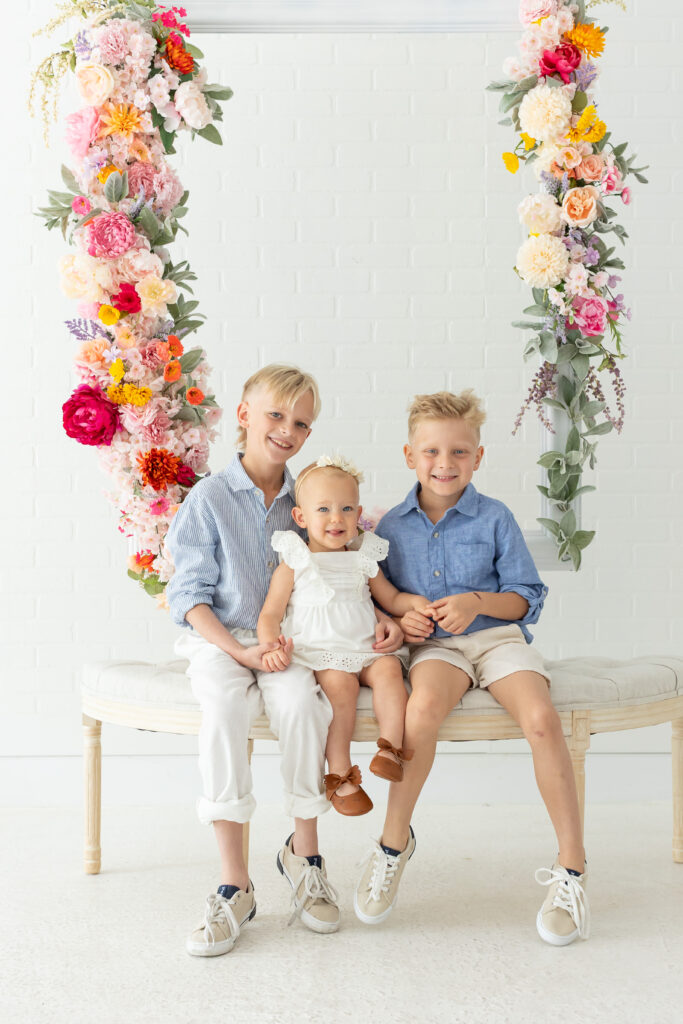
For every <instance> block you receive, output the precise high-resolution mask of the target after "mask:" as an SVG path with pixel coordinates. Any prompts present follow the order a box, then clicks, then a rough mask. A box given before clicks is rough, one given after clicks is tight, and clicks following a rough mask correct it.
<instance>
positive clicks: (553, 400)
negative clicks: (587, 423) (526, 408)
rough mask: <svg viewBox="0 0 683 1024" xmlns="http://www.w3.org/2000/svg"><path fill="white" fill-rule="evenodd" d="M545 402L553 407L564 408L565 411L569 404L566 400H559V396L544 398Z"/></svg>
mask: <svg viewBox="0 0 683 1024" xmlns="http://www.w3.org/2000/svg"><path fill="white" fill-rule="evenodd" d="M543 404H544V405H549V406H551V407H552V408H553V409H563V410H564V411H565V412H566V411H567V406H566V405H565V404H564V402H560V401H558V399H557V398H544V399H543Z"/></svg>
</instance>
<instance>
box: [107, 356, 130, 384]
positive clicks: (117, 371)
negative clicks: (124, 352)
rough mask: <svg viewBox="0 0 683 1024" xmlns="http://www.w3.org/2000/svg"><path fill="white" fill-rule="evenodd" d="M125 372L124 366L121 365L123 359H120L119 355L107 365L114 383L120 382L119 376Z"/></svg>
mask: <svg viewBox="0 0 683 1024" xmlns="http://www.w3.org/2000/svg"><path fill="white" fill-rule="evenodd" d="M125 372H126V368H125V366H124V365H123V359H121V357H120V356H119V358H118V359H115V360H114V362H113V363H112V364H111V366H110V367H109V373H110V375H111V376H112V377H113V378H114V380H115V381H116V383H117V384H120V382H121V378H122V377H123V375H124V374H125Z"/></svg>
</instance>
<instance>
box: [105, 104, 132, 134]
mask: <svg viewBox="0 0 683 1024" xmlns="http://www.w3.org/2000/svg"><path fill="white" fill-rule="evenodd" d="M141 116H142V111H140V110H138V108H137V107H136V106H134V105H133V104H132V103H105V104H104V106H103V107H102V110H101V112H100V121H101V124H102V127H101V128H100V130H99V132H98V138H100V139H103V138H105V137H106V136H107V135H114V134H117V135H123V136H124V138H126V139H129V138H130V137H131V135H133V134H134V133H135V132H141V131H142V122H141V120H140V117H141Z"/></svg>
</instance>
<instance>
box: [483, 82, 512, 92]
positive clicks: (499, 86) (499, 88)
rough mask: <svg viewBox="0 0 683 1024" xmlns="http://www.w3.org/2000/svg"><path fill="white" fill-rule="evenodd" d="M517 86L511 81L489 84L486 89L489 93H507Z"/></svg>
mask: <svg viewBox="0 0 683 1024" xmlns="http://www.w3.org/2000/svg"><path fill="white" fill-rule="evenodd" d="M516 84H517V83H516V82H513V81H511V80H510V79H508V80H507V81H505V82H489V84H488V85H487V86H486V89H487V90H488V92H507V91H508V89H510V88H512V86H514V85H516Z"/></svg>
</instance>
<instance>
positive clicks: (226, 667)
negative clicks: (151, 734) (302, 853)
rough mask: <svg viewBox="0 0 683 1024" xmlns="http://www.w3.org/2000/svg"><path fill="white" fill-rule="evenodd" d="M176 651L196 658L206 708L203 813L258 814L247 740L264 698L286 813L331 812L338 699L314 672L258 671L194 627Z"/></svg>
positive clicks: (244, 637)
mask: <svg viewBox="0 0 683 1024" xmlns="http://www.w3.org/2000/svg"><path fill="white" fill-rule="evenodd" d="M232 632H233V635H234V636H235V638H236V639H237V640H239V642H240V643H241V644H242V645H243V646H244V647H251V646H253V645H255V644H257V643H258V640H257V638H256V633H255V632H254V631H253V630H242V629H237V630H233V631H232ZM175 652H176V654H177V655H178V656H179V657H181V658H187V659H188V661H189V662H190V664H189V667H188V669H187V674H188V676H189V677H190V682H191V684H192V691H193V693H194V695H195V697H196V698H197V700H198V701H199V705H200V707H201V710H202V724H201V728H200V731H199V770H200V773H201V776H202V784H203V789H204V794H203V796H201V797H200V798H199V799H198V801H197V813H198V815H199V820H200V821H201V822H202V823H203V824H206V825H208V824H209V823H210V822H212V821H238V822H245V821H249V819H250V818H251V816H252V814H253V813H254V810H255V808H256V801H255V800H254V797H253V795H252V792H251V790H252V779H251V770H250V768H249V761H248V759H247V743H248V739H249V730H250V729H251V726H252V723H253V721H254V719H255V718H257V717H258V715H261V714H263V711H264V705H265V711H266V714H267V715H268V718H269V720H270V727H271V729H272V730H273V732H274V733H275V735H276V736H277V737H278V739H279V743H280V753H281V755H282V761H281V772H282V780H283V783H284V791H285V793H284V806H285V812H286V813H287V814H288V815H289V816H290V817H293V818H316V817H318V815H320V814H324V812H325V811H328V810H329V809H330V804H329V803H328V801H327V799H326V797H325V794H324V792H323V773H324V765H325V745H326V743H327V731H328V729H329V726H330V722H331V721H332V706H331V704H330V702H329V700H328V699H327V697H326V696H325V694H324V693H323V692H322V690H321V689H320V687H319V686H318V684H317V683H316V680H315V676H314V675H313V672H311V670H310V669H308V668H304V667H303V666H301V665H294V664H292V665H290V666H289V668H287V669H285V670H284V671H283V672H258V671H257V672H253V671H252V670H251V669H249V668H245V667H244V665H240V663H239V662H237V661H235V659H234V658H232V657H231V656H230V655H229V654H226V653H225V652H224V651H222V650H221V649H220V648H219V647H216V646H215V644H211V643H209V642H208V640H204V638H203V637H201V636H198V635H197V634H196V633H190V632H186V633H183V634H182V636H180V637H179V638H178V640H177V641H176V644H175Z"/></svg>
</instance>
